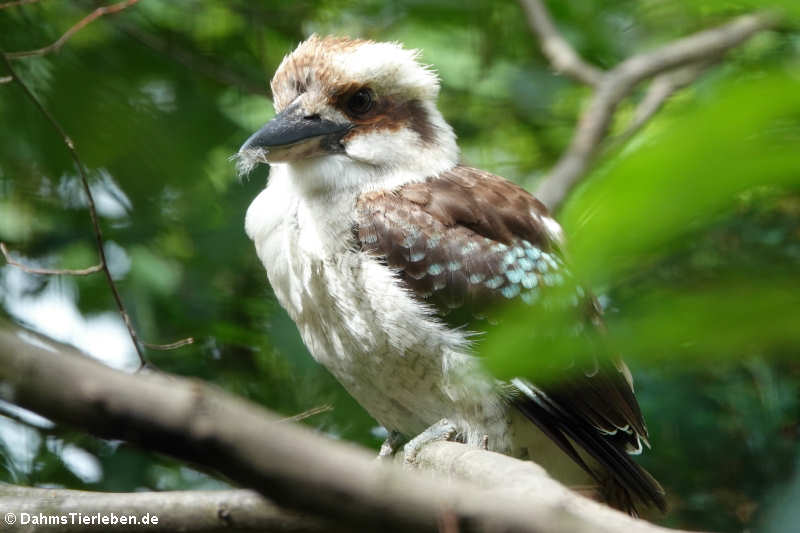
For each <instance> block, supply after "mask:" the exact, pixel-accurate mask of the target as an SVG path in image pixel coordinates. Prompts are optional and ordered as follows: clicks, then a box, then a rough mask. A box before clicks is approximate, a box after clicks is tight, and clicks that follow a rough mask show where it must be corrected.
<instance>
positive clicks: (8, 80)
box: [0, 76, 14, 83]
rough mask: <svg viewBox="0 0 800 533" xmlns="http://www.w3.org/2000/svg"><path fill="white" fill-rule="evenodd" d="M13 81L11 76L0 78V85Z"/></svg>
mask: <svg viewBox="0 0 800 533" xmlns="http://www.w3.org/2000/svg"><path fill="white" fill-rule="evenodd" d="M12 81H14V78H12V77H11V76H0V83H10V82H12Z"/></svg>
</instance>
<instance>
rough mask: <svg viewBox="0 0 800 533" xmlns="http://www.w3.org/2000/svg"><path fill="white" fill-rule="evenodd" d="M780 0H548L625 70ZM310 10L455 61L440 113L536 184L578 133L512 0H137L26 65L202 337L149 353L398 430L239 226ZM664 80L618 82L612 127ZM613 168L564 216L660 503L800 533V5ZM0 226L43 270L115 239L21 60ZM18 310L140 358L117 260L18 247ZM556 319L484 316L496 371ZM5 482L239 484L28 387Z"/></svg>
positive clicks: (578, 97) (48, 12)
mask: <svg viewBox="0 0 800 533" xmlns="http://www.w3.org/2000/svg"><path fill="white" fill-rule="evenodd" d="M768 4H769V3H768V2H754V1H750V2H748V1H745V0H742V1H737V0H724V1H723V0H694V1H688V0H686V1H677V0H614V1H608V0H604V1H601V0H574V1H570V2H555V1H554V2H549V8H550V10H551V14H552V15H553V17H554V19H555V20H556V22H557V24H558V26H559V29H560V30H561V31H562V32H563V33H564V35H565V36H566V37H567V38H568V39H569V40H570V42H571V43H572V44H573V45H574V46H575V47H576V48H577V50H578V51H579V52H580V53H581V54H582V55H583V56H584V57H585V58H586V59H587V60H589V61H591V62H593V63H594V64H596V65H598V66H600V67H606V68H607V67H611V66H613V65H615V64H617V63H618V62H619V61H621V60H623V59H624V58H626V57H628V56H630V55H632V54H634V53H637V52H641V51H644V50H648V49H652V48H653V47H655V46H658V45H659V44H663V43H666V42H668V41H670V40H672V39H675V38H678V37H680V36H684V35H687V34H689V33H691V32H694V31H698V30H700V29H703V28H707V27H711V26H713V25H716V24H720V23H723V22H725V21H726V20H729V19H730V18H731V17H733V16H736V15H739V14H742V13H744V12H747V11H748V10H751V9H753V7H754V6H766V5H768ZM98 5H99V4H97V3H95V2H90V1H80V0H74V1H53V0H41V1H38V2H33V3H30V4H26V5H21V6H15V7H9V8H4V9H2V10H0V47H2V49H3V50H4V51H7V52H8V51H18V50H29V49H35V48H39V47H42V46H44V45H47V44H49V43H51V42H53V41H55V40H56V39H57V38H58V37H59V36H60V35H61V34H62V33H63V32H64V31H66V30H67V29H68V28H69V27H70V26H71V25H72V24H74V23H75V22H77V21H78V20H80V19H81V18H82V17H84V16H85V15H86V14H88V13H89V12H90V11H91V10H92V9H94V8H95V7H97V6H98ZM784 7H789V9H794V13H795V14H796V13H797V8H796V7H792V3H791V2H784ZM795 27H796V26H795ZM313 32H317V33H320V34H337V35H350V36H359V37H366V38H373V39H376V40H398V41H401V42H403V43H405V45H406V46H408V47H411V48H420V49H422V50H423V54H422V59H423V61H424V62H426V63H430V64H432V65H434V66H435V68H436V69H437V70H438V72H439V74H440V76H441V78H442V92H441V97H440V103H439V105H440V109H441V110H442V112H443V113H444V115H445V117H446V118H447V119H448V121H449V122H450V123H451V124H452V125H453V127H454V128H455V130H456V132H457V134H458V136H459V142H460V145H461V148H462V152H463V159H464V161H465V162H466V163H468V164H470V165H473V166H476V167H480V168H483V169H486V170H489V171H492V172H494V173H497V174H500V175H503V176H506V177H508V178H510V179H512V180H514V181H516V182H517V183H520V184H522V185H523V186H525V187H526V188H528V189H529V190H533V189H534V188H535V186H536V183H537V182H538V180H540V179H541V178H542V177H543V175H544V173H545V172H546V171H547V170H548V169H549V168H550V167H551V166H552V165H553V164H554V163H555V161H556V160H557V158H558V156H559V155H560V154H561V152H562V151H563V150H564V148H565V147H566V145H567V144H568V142H569V139H570V136H571V134H572V131H573V129H574V127H575V124H576V121H577V119H578V116H579V112H580V110H581V109H582V105H584V104H585V103H586V99H587V97H588V96H589V95H590V90H589V89H587V88H586V87H583V86H580V85H577V84H575V83H574V82H572V81H570V80H569V79H567V78H564V77H561V76H558V75H555V74H554V73H553V71H552V69H551V67H550V66H549V65H548V63H547V61H546V60H545V59H544V58H543V57H542V55H541V53H540V51H539V47H538V43H537V42H536V40H535V39H534V37H533V36H532V34H531V32H530V30H529V28H528V27H527V25H526V22H525V18H524V16H523V12H522V10H521V8H520V6H519V5H518V4H517V3H515V2H511V1H505V2H493V1H488V0H487V1H478V2H456V1H453V0H425V1H416V0H408V1H404V2H391V3H389V2H380V1H377V0H358V1H351V0H348V1H341V0H324V1H319V2H311V1H302V0H300V1H293V0H286V1H260V2H255V1H244V0H233V1H222V0H184V1H180V2H171V1H167V0H141V1H140V2H138V3H137V4H135V5H133V6H131V7H130V8H128V9H126V10H124V11H122V12H120V13H118V14H116V15H111V16H108V17H104V18H101V19H99V20H97V21H95V22H94V23H92V24H90V25H88V26H86V27H85V28H83V29H82V30H81V31H80V32H78V33H76V34H75V35H74V36H73V37H72V39H71V40H70V41H68V42H67V43H66V44H65V45H64V46H63V48H62V49H61V50H60V51H59V52H58V53H52V54H48V55H44V56H38V57H29V58H22V59H19V60H15V61H14V62H13V64H14V67H15V69H16V70H17V72H18V73H19V75H20V77H21V78H23V79H24V80H25V82H26V83H27V84H28V85H29V86H30V88H31V89H32V90H33V91H34V92H35V94H36V95H37V96H38V97H39V98H40V99H41V101H42V102H43V103H44V105H45V106H46V107H47V109H48V110H49V111H50V112H51V113H52V114H53V115H54V116H55V117H56V118H57V120H58V121H59V122H60V123H61V125H62V126H63V127H64V129H65V130H66V132H67V133H68V134H69V136H70V137H71V138H72V140H73V141H74V143H75V146H76V148H77V150H78V152H79V154H80V156H81V157H82V159H83V161H84V163H85V164H86V166H87V167H88V173H89V178H90V182H91V189H92V192H93V194H94V196H95V199H96V202H97V209H98V213H99V215H100V223H101V225H102V228H103V231H104V233H105V238H106V253H107V255H108V260H109V266H110V269H111V272H112V274H113V276H114V278H115V279H116V280H117V282H118V285H119V288H120V291H121V295H122V298H123V299H124V301H125V303H126V304H127V306H128V308H129V311H130V313H131V317H132V320H133V323H134V325H135V327H136V329H137V331H138V333H139V335H140V336H141V338H142V339H143V340H144V341H146V342H150V343H164V342H171V341H174V340H177V339H179V338H183V337H188V336H192V337H194V338H195V339H196V342H195V344H194V345H191V346H187V347H183V348H180V349H177V350H172V351H154V350H148V351H147V352H146V356H147V358H148V359H149V360H150V361H151V362H152V363H153V364H154V365H156V366H157V367H158V368H160V369H162V370H165V371H168V372H174V373H177V374H181V375H186V376H195V377H199V378H201V379H204V380H207V381H210V382H213V383H215V384H217V385H219V386H221V387H223V388H224V389H226V390H228V391H230V392H233V393H235V394H238V395H241V396H244V397H246V398H248V399H250V400H252V401H254V402H258V403H260V404H262V405H264V406H266V407H268V408H270V409H273V410H275V411H277V412H279V413H283V414H285V415H286V416H291V415H295V414H297V413H300V412H303V411H306V410H308V409H311V408H315V407H318V406H325V405H330V406H332V407H333V409H332V410H329V411H327V412H324V413H321V414H317V415H314V416H311V417H309V418H307V419H306V420H304V421H303V423H305V424H308V425H310V426H313V427H315V428H318V430H319V431H322V432H324V433H326V434H329V435H331V436H333V437H334V438H337V439H344V440H350V441H355V442H358V443H361V444H363V445H364V446H367V447H370V448H374V449H377V447H378V446H379V444H380V442H381V441H382V439H383V433H382V431H381V429H380V428H378V427H376V424H375V422H374V421H373V420H371V419H370V417H369V416H368V415H367V414H366V413H365V412H364V411H363V410H362V409H361V408H360V407H359V406H358V405H357V404H356V403H355V402H354V401H353V400H352V399H351V398H350V397H349V396H348V395H347V394H346V393H345V392H344V390H343V389H342V388H341V387H340V386H339V385H338V383H337V382H336V381H335V380H334V379H333V378H332V377H331V376H330V375H328V373H327V372H326V371H325V370H324V369H322V368H321V367H319V366H318V365H317V364H316V363H314V361H313V360H312V359H311V357H310V356H309V355H308V353H307V351H306V350H305V348H304V347H303V345H302V343H301V341H300V339H299V336H298V333H297V331H296V329H295V327H294V324H293V323H292V322H291V321H290V320H289V318H288V317H287V315H286V314H285V313H284V312H283V310H282V309H281V308H280V306H279V305H278V304H277V302H276V300H275V298H274V296H273V295H272V292H271V290H270V288H269V286H268V284H267V282H266V276H265V274H264V271H263V269H262V267H261V265H260V264H259V263H258V261H257V258H256V255H255V252H254V249H253V247H252V244H251V243H250V242H249V240H248V239H247V237H246V236H245V234H244V231H243V217H244V213H245V210H246V208H247V206H248V204H249V202H250V201H251V200H252V199H253V198H254V197H255V196H256V194H257V193H258V192H259V191H260V190H261V189H262V188H263V186H264V184H265V181H266V179H267V169H266V168H265V167H262V168H259V169H257V170H256V171H255V172H253V173H252V174H251V175H250V176H249V177H247V178H245V179H244V180H239V179H238V178H237V177H236V175H235V171H234V165H233V163H231V162H230V161H229V157H230V156H231V154H233V153H235V152H236V150H237V148H238V147H239V146H240V144H241V143H242V142H243V141H244V140H245V139H246V138H247V137H248V136H249V135H250V134H251V133H252V132H253V131H255V130H256V129H257V128H258V127H259V126H260V125H262V124H263V123H264V122H266V121H267V120H269V119H270V118H271V117H272V116H273V114H274V113H273V109H272V102H271V100H270V93H269V89H268V80H269V78H270V77H271V75H272V73H273V72H274V70H275V68H276V67H277V65H278V64H279V62H280V60H281V59H282V57H283V56H284V54H286V53H287V52H289V51H290V50H291V49H292V48H293V47H294V46H295V45H296V44H297V43H298V42H299V41H300V40H302V39H303V38H305V37H307V36H308V35H309V34H311V33H313ZM6 75H7V73H6V72H0V79H2V78H3V77H4V76H6ZM642 94H643V91H641V90H640V91H637V92H636V93H635V94H634V96H633V98H632V99H631V100H630V101H627V102H626V103H625V104H623V106H622V108H621V111H620V113H619V120H618V121H617V122H618V123H615V125H614V131H613V132H612V136H613V134H614V133H619V132H621V131H623V130H624V127H625V124H626V121H627V120H628V119H630V118H631V116H632V115H633V112H634V109H635V106H636V103H637V101H638V100H639V99H641V97H642ZM593 168H594V171H593V172H592V174H591V175H590V176H589V177H588V178H587V180H586V181H585V182H584V184H582V186H581V187H579V188H578V189H577V190H576V191H575V194H573V195H572V197H571V198H570V200H569V201H568V202H567V203H566V204H565V206H564V207H563V209H562V210H561V211H560V213H559V215H558V218H559V220H561V221H562V223H563V224H564V226H565V229H566V231H567V234H568V240H569V241H570V242H571V246H570V255H571V258H572V260H573V264H574V268H575V270H576V272H577V273H578V276H579V277H580V279H582V280H584V281H585V282H586V283H587V284H588V285H589V286H591V288H592V290H594V291H595V292H596V293H597V294H598V297H599V298H600V301H601V302H602V304H603V306H604V307H605V309H606V315H607V318H608V322H609V330H610V332H611V333H610V338H611V340H612V342H614V343H616V346H617V348H618V349H619V350H620V351H621V352H622V353H624V354H625V357H626V359H627V360H628V361H629V364H630V366H631V368H632V370H633V374H634V376H635V377H636V385H637V394H638V397H639V399H640V402H641V405H642V408H643V411H644V413H645V417H646V419H647V422H648V426H649V429H650V432H651V443H652V446H653V449H652V450H651V451H649V452H646V453H645V454H644V455H643V456H642V457H641V462H642V464H643V465H644V466H645V467H646V468H648V469H649V470H650V471H651V472H652V473H653V474H654V476H655V477H656V478H658V479H659V480H660V481H661V482H662V484H663V485H664V487H665V488H666V490H667V492H668V495H669V501H670V504H671V512H670V513H669V514H667V515H666V516H663V517H661V518H658V520H660V521H661V522H662V523H663V524H665V525H669V526H673V527H683V528H693V529H713V530H722V531H750V530H763V531H767V530H769V531H789V530H792V529H793V527H796V524H797V523H800V522H799V521H800V517H799V516H798V515H797V513H798V511H797V510H796V509H794V506H793V502H796V501H797V498H798V497H800V477H798V474H797V470H796V466H797V464H798V461H800V453H799V452H800V448H799V447H798V444H799V443H800V440H799V439H798V437H800V434H799V431H800V426H799V425H798V415H800V397H799V396H798V393H799V392H800V391H799V389H800V361H798V359H797V354H798V351H799V350H800V276H798V274H799V269H798V267H800V32H797V31H794V30H793V29H792V27H791V26H789V27H787V28H785V29H782V30H780V31H775V32H765V33H761V34H759V35H757V36H756V37H755V38H754V39H752V40H750V41H749V42H748V43H746V44H745V45H743V46H741V47H739V48H736V49H735V50H734V51H733V52H732V53H731V54H730V55H729V56H728V57H727V58H726V59H725V60H724V61H723V62H721V63H720V64H719V65H717V66H716V67H714V68H711V69H710V70H709V71H708V72H707V73H706V74H705V75H704V76H703V77H701V78H700V79H699V80H698V81H697V82H696V83H695V84H693V85H692V86H691V87H690V88H688V89H685V90H683V91H681V92H679V93H677V94H676V95H675V96H674V97H673V98H672V99H671V100H670V101H669V103H668V104H667V105H666V107H665V108H664V109H663V110H662V111H661V113H659V114H658V115H657V116H656V117H655V118H654V119H653V120H652V121H651V122H650V123H649V124H648V125H647V126H646V128H645V129H643V130H642V131H640V132H639V133H637V134H636V135H635V136H634V137H632V138H631V139H629V140H626V141H623V140H620V142H617V143H611V144H610V145H609V146H608V148H607V149H606V150H605V152H604V156H603V157H602V159H601V160H600V161H599V162H598V163H597V164H596V165H595V166H594V167H593ZM0 240H2V241H3V242H5V243H6V244H7V245H8V247H9V249H10V250H12V253H13V254H14V256H15V257H16V258H18V259H20V260H23V261H24V262H25V263H26V264H29V265H31V266H39V267H49V268H83V267H86V266H89V265H91V264H94V263H96V262H97V260H96V251H95V249H94V236H93V233H92V227H91V223H90V220H89V215H88V212H87V210H86V198H85V196H84V194H83V193H82V190H81V185H80V181H79V177H78V175H77V174H76V170H75V167H74V165H73V162H72V160H71V158H70V155H69V152H68V151H67V150H66V149H65V147H64V144H63V142H62V140H61V139H60V138H59V136H58V135H57V133H56V132H55V130H54V129H53V127H52V125H50V124H49V123H48V122H47V121H46V120H45V119H44V118H43V116H42V114H41V113H40V112H39V110H37V109H36V107H34V105H32V103H31V102H30V101H29V100H28V99H27V98H26V97H25V94H24V93H23V91H22V90H21V89H20V88H19V86H18V85H17V84H15V83H0ZM0 316H4V317H6V318H7V319H11V320H14V321H16V322H18V323H20V324H23V325H24V326H26V327H28V328H31V329H33V330H36V331H38V332H41V333H44V334H45V335H48V336H51V337H53V338H56V339H58V340H61V341H64V342H68V343H72V344H74V345H76V346H77V347H79V348H81V349H82V350H84V351H86V352H88V353H89V354H91V355H92V356H93V357H97V358H99V359H101V360H103V361H104V362H106V363H107V364H109V365H111V366H114V367H116V368H121V369H126V370H134V369H135V368H136V367H137V366H138V359H137V357H136V354H135V351H134V350H133V346H132V344H131V341H130V338H129V337H128V336H127V332H126V330H125V327H124V325H123V323H122V321H121V319H120V317H119V315H118V314H117V313H116V311H115V305H114V302H113V299H112V295H111V293H110V291H109V289H108V286H107V284H106V281H105V279H104V278H103V276H102V275H101V274H95V275H92V276H85V277H51V276H37V275H31V274H26V273H24V272H22V271H21V270H19V269H17V268H14V267H12V266H9V265H6V264H5V263H3V265H2V266H0ZM538 318H539V317H537V314H536V312H531V311H530V310H511V311H509V314H508V317H507V320H505V321H504V322H503V324H501V327H500V329H499V331H498V332H497V334H495V335H491V336H489V338H487V339H486V342H485V343H484V344H483V346H482V351H483V352H484V354H485V356H486V359H487V363H488V364H489V367H490V368H491V369H492V371H494V372H496V373H497V375H498V376H504V375H511V374H515V373H516V374H525V373H528V372H530V371H532V369H533V367H535V366H536V364H537V362H536V361H537V360H536V358H535V357H532V356H531V354H530V353H529V350H526V349H525V347H526V346H531V342H532V339H533V340H536V339H535V338H534V337H536V335H538V334H539V330H536V324H537V319H538ZM542 320H544V318H542ZM542 323H547V322H546V321H543V322H542ZM539 341H541V342H549V344H540V346H542V347H550V348H552V349H553V350H555V351H557V350H558V349H566V348H564V346H560V345H558V346H557V344H558V343H556V342H552V339H550V340H549V341H548V340H547V339H545V340H541V339H539ZM544 353H547V350H546V349H545V348H542V349H541V350H538V354H539V355H541V354H544ZM540 359H541V357H540ZM0 480H2V481H6V482H11V483H16V484H22V485H36V486H52V487H69V488H80V489H87V490H101V491H133V490H173V489H186V488H190V489H191V488H216V487H225V486H226V484H225V482H224V481H222V480H220V479H216V478H215V477H214V476H213V475H209V474H207V473H202V472H198V471H196V470H194V469H193V468H190V467H188V466H186V465H183V464H180V463H178V462H176V461H173V460H171V459H169V458H165V457H162V456H159V455H154V454H150V453H147V452H143V451H141V450H138V449H136V448H133V447H131V446H128V445H126V444H125V443H122V442H113V441H104V440H99V439H95V438H92V437H89V436H87V435H84V434H81V433H76V432H74V431H71V430H70V429H69V428H66V427H60V426H56V425H53V424H52V423H51V422H49V421H47V420H45V419H42V418H40V417H36V416H33V415H32V414H30V413H28V412H25V411H22V410H20V409H18V408H16V407H14V406H12V405H10V404H6V403H0ZM793 524H794V526H793Z"/></svg>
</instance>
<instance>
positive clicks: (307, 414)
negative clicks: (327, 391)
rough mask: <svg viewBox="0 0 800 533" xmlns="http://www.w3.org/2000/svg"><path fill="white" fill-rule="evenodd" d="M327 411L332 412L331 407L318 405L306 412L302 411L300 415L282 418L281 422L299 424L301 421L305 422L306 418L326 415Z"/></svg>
mask: <svg viewBox="0 0 800 533" xmlns="http://www.w3.org/2000/svg"><path fill="white" fill-rule="evenodd" d="M328 411H333V406H332V405H330V404H325V405H320V406H317V407H312V408H311V409H309V410H308V411H303V412H302V413H297V414H296V415H294V416H290V417H288V418H284V419H282V420H281V422H300V421H301V420H305V419H306V418H310V417H312V416H314V415H319V414H322V413H327V412H328Z"/></svg>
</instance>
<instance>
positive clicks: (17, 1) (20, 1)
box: [0, 0, 40, 9]
mask: <svg viewBox="0 0 800 533" xmlns="http://www.w3.org/2000/svg"><path fill="white" fill-rule="evenodd" d="M39 1H40V0H14V1H13V2H3V3H2V4H0V9H6V8H9V7H16V6H23V5H25V4H33V3H35V2H39Z"/></svg>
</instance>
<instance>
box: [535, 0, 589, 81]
mask: <svg viewBox="0 0 800 533" xmlns="http://www.w3.org/2000/svg"><path fill="white" fill-rule="evenodd" d="M520 3H521V4H522V8H523V9H524V11H525V16H526V18H527V19H528V25H529V26H530V27H531V30H532V31H533V33H534V34H536V37H537V38H538V39H539V42H540V43H541V46H542V52H543V53H544V55H545V57H547V59H548V60H549V61H550V63H551V64H552V65H553V68H555V69H556V72H559V73H561V74H565V75H567V76H569V77H571V78H572V79H574V80H576V81H578V82H580V83H584V84H586V85H592V86H597V85H599V84H600V82H601V81H602V79H603V70H602V69H599V68H597V67H595V66H594V65H591V64H589V63H587V62H586V61H584V60H583V58H581V56H580V55H578V53H577V52H576V51H575V50H574V49H573V48H572V46H571V45H570V44H569V43H568V42H567V40H566V39H564V37H563V36H562V35H561V33H559V31H558V30H557V29H556V26H555V24H553V19H551V18H550V14H549V13H548V12H547V9H546V8H545V7H544V4H543V3H542V1H541V0H521V2H520Z"/></svg>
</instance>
